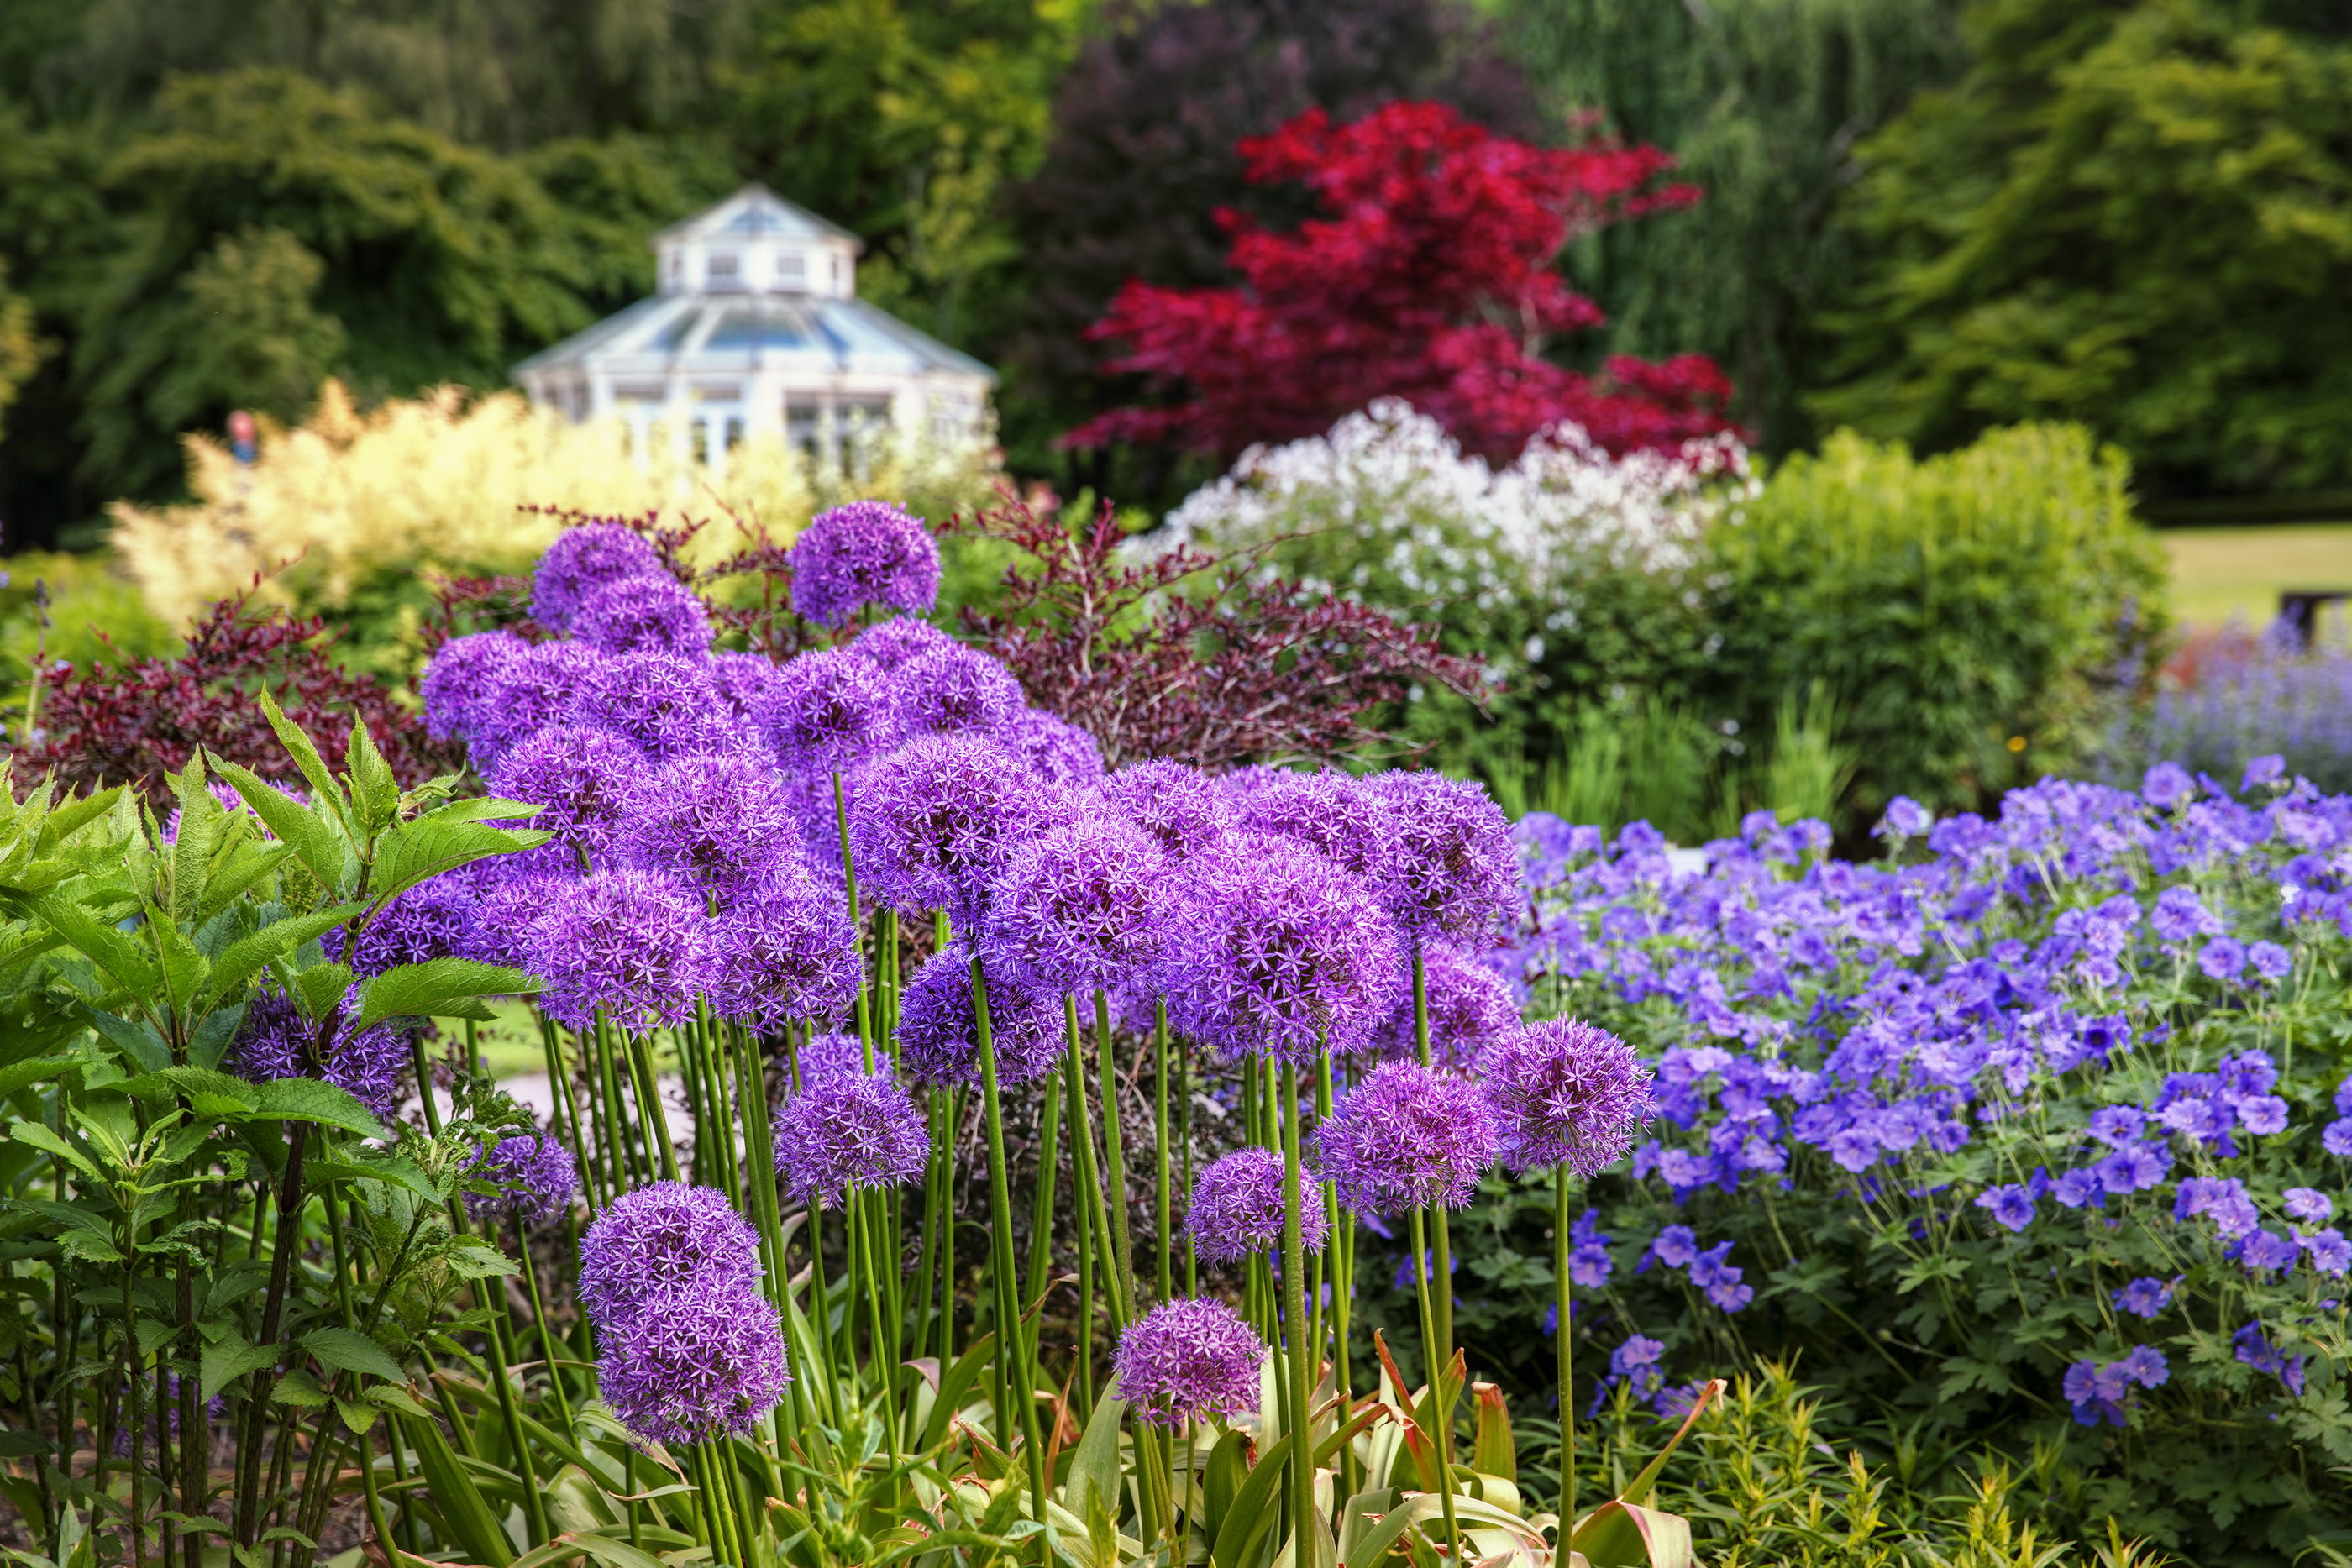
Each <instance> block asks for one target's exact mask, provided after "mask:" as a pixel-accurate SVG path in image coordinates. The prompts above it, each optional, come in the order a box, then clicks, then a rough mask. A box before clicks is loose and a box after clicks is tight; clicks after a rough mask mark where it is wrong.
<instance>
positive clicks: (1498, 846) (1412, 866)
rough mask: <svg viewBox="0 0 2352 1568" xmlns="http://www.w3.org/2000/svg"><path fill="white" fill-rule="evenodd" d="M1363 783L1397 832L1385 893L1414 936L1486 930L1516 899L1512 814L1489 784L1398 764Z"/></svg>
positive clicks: (1461, 934) (1460, 934) (1482, 932)
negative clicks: (1496, 799) (1490, 791)
mask: <svg viewBox="0 0 2352 1568" xmlns="http://www.w3.org/2000/svg"><path fill="white" fill-rule="evenodd" d="M1364 788H1365V789H1368V790H1369V791H1370V793H1371V796H1372V798H1373V799H1374V800H1377V801H1379V802H1380V803H1381V805H1383V806H1385V807H1386V808H1387V810H1388V813H1389V818H1390V822H1391V826H1390V831H1391V834H1392V835H1393V836H1392V839H1391V848H1390V853H1389V860H1388V864H1387V867H1386V870H1385V874H1383V875H1382V876H1381V879H1380V883H1379V888H1380V894H1381V902H1382V903H1383V904H1386V905H1387V906H1388V911H1389V914H1390V915H1392V916H1394V917H1395V919H1396V923H1397V925H1399V926H1401V927H1402V929H1403V930H1404V931H1405V932H1406V933H1407V934H1408V935H1409V936H1413V937H1415V938H1418V939H1426V938H1428V937H1432V936H1454V937H1481V936H1488V935H1490V934H1491V933H1493V932H1494V931H1495V930H1496V928H1497V927H1499V926H1500V925H1502V924H1503V922H1504V921H1505V919H1507V917H1508V916H1509V915H1510V914H1511V912H1512V911H1513V910H1514V909H1515V908H1517V905H1518V903H1519V860H1518V852H1517V850H1516V849H1515V848H1514V847H1513V846H1512V843H1511V824H1510V820H1509V819H1508V818H1507V817H1505V816H1504V815H1503V811H1502V808H1501V807H1499V806H1497V805H1496V804H1495V802H1494V800H1492V799H1491V798H1489V797H1488V795H1487V793H1486V786H1485V785H1483V784H1478V783H1474V782H1471V781H1469V780H1467V779H1448V778H1447V777H1446V776H1445V775H1444V774H1443V773H1438V772H1434V771H1432V770H1428V769H1419V770H1414V771H1405V770H1403V769H1399V770H1396V771H1393V772H1389V773H1381V774H1378V775H1376V776H1375V777H1373V778H1371V779H1367V780H1366V781H1365V785H1364Z"/></svg>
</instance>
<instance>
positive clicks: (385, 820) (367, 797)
mask: <svg viewBox="0 0 2352 1568" xmlns="http://www.w3.org/2000/svg"><path fill="white" fill-rule="evenodd" d="M343 766H344V767H345V768H347V769H349V772H350V778H351V781H352V805H353V806H355V807H357V808H358V810H359V815H360V824H361V826H362V829H363V830H364V831H367V832H370V833H378V832H382V831H383V830H384V829H385V828H388V827H390V826H391V825H392V823H393V821H394V819H395V818H396V817H398V816H399V815H400V780H399V779H396V778H394V776H393V771H392V765H391V764H390V763H388V762H386V761H384V759H383V752H381V751H378V750H377V749H376V748H375V737H373V736H372V735H370V734H369V733H368V727H367V726H366V725H365V724H363V723H362V722H361V721H360V720H358V719H356V718H355V719H353V720H352V741H351V745H350V746H349V747H347V748H346V749H345V751H344V753H343Z"/></svg>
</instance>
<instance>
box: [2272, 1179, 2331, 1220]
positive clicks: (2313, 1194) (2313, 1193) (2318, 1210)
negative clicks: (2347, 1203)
mask: <svg viewBox="0 0 2352 1568" xmlns="http://www.w3.org/2000/svg"><path fill="white" fill-rule="evenodd" d="M2282 1196H2283V1197H2284V1198H2285V1200H2286V1217H2287V1218H2289V1219H2299V1220H2302V1221H2303V1222H2304V1223H2305V1224H2306V1225H2325V1224H2326V1223H2327V1222H2328V1221H2329V1220H2330V1219H2332V1218H2335V1216H2336V1204H2335V1200H2334V1199H2332V1198H2330V1197H2328V1196H2327V1195H2326V1193H2324V1192H2322V1191H2320V1190H2319V1189H2318V1188H2317V1187H2311V1186H2291V1187H2289V1188H2287V1189H2286V1191H2285V1193H2284V1194H2283V1195H2282Z"/></svg>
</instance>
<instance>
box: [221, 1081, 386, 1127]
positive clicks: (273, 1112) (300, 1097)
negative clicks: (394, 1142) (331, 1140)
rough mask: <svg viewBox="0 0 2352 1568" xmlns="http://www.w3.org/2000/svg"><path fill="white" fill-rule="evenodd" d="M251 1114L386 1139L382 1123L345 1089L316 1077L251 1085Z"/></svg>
mask: <svg viewBox="0 0 2352 1568" xmlns="http://www.w3.org/2000/svg"><path fill="white" fill-rule="evenodd" d="M254 1095H255V1102H256V1103H255V1104H254V1108H253V1113H254V1114H255V1115H256V1116H260V1117H264V1118H267V1119H269V1120H273V1121H281V1122H316V1123H318V1124H320V1125H322V1126H328V1127H340V1128H341V1129H342V1130H343V1131H344V1132H347V1133H357V1134H359V1135H360V1136H361V1137H362V1138H389V1137H390V1136H392V1134H391V1133H390V1131H388V1130H387V1129H386V1128H385V1126H384V1124H383V1123H381V1122H379V1121H377V1120H376V1119H375V1117H374V1115H373V1113H371V1112H370V1111H369V1110H368V1108H367V1107H366V1106H364V1105H362V1104H361V1103H359V1102H358V1101H357V1100H355V1099H353V1098H352V1092H351V1091H350V1090H348V1089H343V1088H340V1087H338V1086H337V1085H335V1084H332V1083H323V1082H320V1081H319V1080H318V1079H316V1078H279V1079H276V1080H274V1081H272V1082H268V1083H257V1084H256V1085H254Z"/></svg>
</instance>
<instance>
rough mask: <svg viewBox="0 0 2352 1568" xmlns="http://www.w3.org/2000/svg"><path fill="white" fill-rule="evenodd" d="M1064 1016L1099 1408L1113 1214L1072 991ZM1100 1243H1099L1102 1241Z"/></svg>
mask: <svg viewBox="0 0 2352 1568" xmlns="http://www.w3.org/2000/svg"><path fill="white" fill-rule="evenodd" d="M1062 1018H1063V1022H1064V1025H1065V1027H1066V1030H1067V1031H1068V1034H1069V1053H1068V1056H1067V1058H1066V1061H1064V1063H1063V1069H1064V1071H1066V1073H1067V1075H1068V1084H1067V1087H1068V1091H1069V1102H1070V1153H1071V1155H1072V1158H1073V1161H1074V1163H1073V1166H1072V1167H1071V1177H1072V1179H1073V1180H1074V1181H1076V1183H1077V1189H1076V1192H1074V1193H1073V1194H1072V1195H1071V1196H1072V1197H1075V1198H1076V1200H1077V1207H1079V1208H1080V1209H1081V1210H1082V1213H1081V1214H1080V1216H1079V1218H1078V1243H1079V1246H1078V1317H1079V1330H1078V1357H1079V1361H1080V1363H1081V1364H1083V1365H1084V1366H1086V1367H1087V1377H1086V1389H1087V1409H1088V1411H1089V1412H1091V1411H1092V1410H1093V1408H1094V1373H1093V1366H1094V1358H1095V1306H1094V1303H1095V1274H1096V1264H1097V1262H1100V1263H1102V1264H1104V1265H1105V1266H1106V1267H1107V1266H1108V1262H1109V1260H1110V1217H1109V1216H1108V1215H1107V1214H1105V1213H1104V1212H1103V1206H1102V1184H1101V1183H1100V1182H1099V1181H1098V1180H1097V1178H1096V1175H1095V1130H1094V1117H1093V1115H1092V1113H1090V1112H1089V1111H1088V1110H1087V1068H1086V1055H1085V1050H1084V1047H1083V1046H1082V1045H1081V1044H1080V1042H1079V1040H1078V1004H1077V1002H1076V999H1075V998H1070V997H1064V998H1062ZM1097 1243H1099V1245H1097ZM1105 1298H1106V1300H1105V1305H1106V1306H1107V1307H1108V1310H1109V1312H1110V1316H1111V1322H1112V1326H1113V1328H1114V1329H1117V1328H1118V1327H1119V1326H1121V1325H1123V1324H1124V1323H1125V1322H1126V1320H1125V1318H1124V1317H1123V1316H1122V1315H1121V1313H1120V1311H1119V1307H1118V1287H1117V1286H1116V1285H1115V1284H1114V1285H1112V1286H1111V1287H1110V1288H1109V1290H1108V1291H1106V1292H1105Z"/></svg>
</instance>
